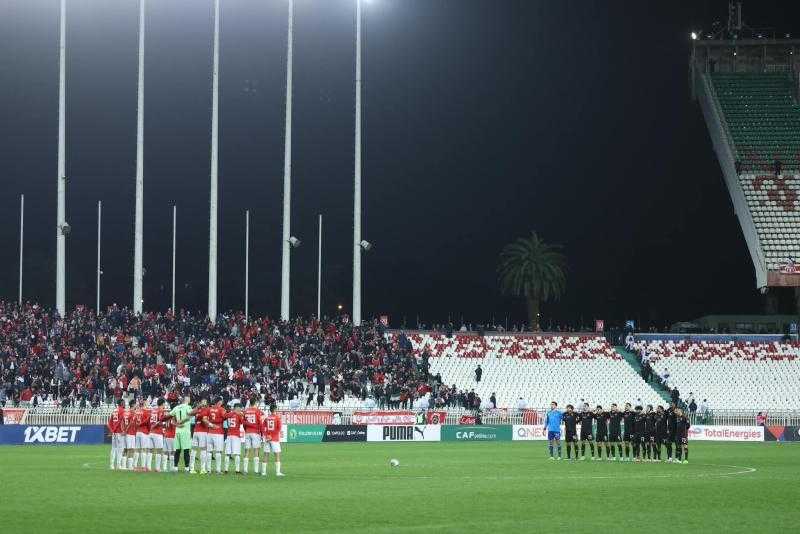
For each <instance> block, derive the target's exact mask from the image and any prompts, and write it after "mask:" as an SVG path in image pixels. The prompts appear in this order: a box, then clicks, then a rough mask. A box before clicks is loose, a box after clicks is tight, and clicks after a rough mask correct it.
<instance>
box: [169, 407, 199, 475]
mask: <svg viewBox="0 0 800 534" xmlns="http://www.w3.org/2000/svg"><path fill="white" fill-rule="evenodd" d="M190 401H191V399H190V398H189V396H188V395H187V396H185V397H184V398H183V403H182V404H179V405H177V406H175V407H174V408H173V409H172V411H171V412H169V415H170V417H173V418H175V442H174V443H175V470H176V471H177V470H178V463H179V461H180V458H181V450H183V465H184V467H185V468H186V471H189V450H190V449H191V448H192V431H191V427H190V420H191V418H192V416H193V415H194V410H192V407H191V406H190V405H189V402H190Z"/></svg>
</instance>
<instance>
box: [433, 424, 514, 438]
mask: <svg viewBox="0 0 800 534" xmlns="http://www.w3.org/2000/svg"><path fill="white" fill-rule="evenodd" d="M511 434H512V428H511V425H497V426H491V425H474V426H470V425H443V426H442V441H511Z"/></svg>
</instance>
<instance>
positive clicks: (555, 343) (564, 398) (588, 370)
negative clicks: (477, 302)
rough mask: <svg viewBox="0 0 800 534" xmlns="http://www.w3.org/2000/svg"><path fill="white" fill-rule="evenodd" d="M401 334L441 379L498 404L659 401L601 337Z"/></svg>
mask: <svg viewBox="0 0 800 534" xmlns="http://www.w3.org/2000/svg"><path fill="white" fill-rule="evenodd" d="M395 335H396V334H395ZM407 338H408V340H409V341H410V343H411V345H412V347H413V353H414V355H416V356H421V355H422V354H425V353H427V354H429V355H430V372H431V374H434V375H435V374H437V373H439V374H441V376H442V381H443V382H444V383H445V384H454V383H457V384H459V385H460V386H461V387H468V388H471V389H472V388H474V390H475V393H476V394H477V395H478V396H479V397H481V398H482V399H484V401H485V400H486V399H488V398H489V397H490V395H491V394H492V393H494V394H495V396H496V398H497V405H498V406H516V403H517V400H518V399H519V398H520V397H522V398H523V399H524V400H525V401H526V402H527V404H528V405H529V406H532V407H543V406H548V405H549V403H550V401H552V400H555V401H557V402H559V404H561V405H565V404H567V403H573V404H576V403H577V402H578V401H579V400H580V399H581V398H583V399H586V401H587V402H589V403H590V404H591V405H592V406H593V407H594V406H595V405H597V404H602V405H603V406H608V405H609V404H610V403H612V402H616V403H624V402H627V401H630V402H636V401H637V399H641V401H642V402H643V403H645V404H653V405H656V404H663V403H664V401H663V399H662V398H661V397H660V396H659V395H658V393H656V392H655V391H654V390H653V389H652V388H651V387H650V386H649V385H648V384H646V383H645V382H644V380H642V378H641V377H640V376H639V375H638V374H636V372H635V371H634V369H633V368H632V367H631V366H630V365H629V364H628V363H627V362H625V360H624V359H623V358H622V357H621V356H620V355H619V354H618V353H617V352H616V351H615V350H614V349H613V348H612V347H611V346H610V345H609V344H608V343H607V342H606V340H605V339H604V338H602V337H583V336H577V335H572V336H561V335H552V336H551V335H486V336H478V335H475V334H453V335H452V336H450V337H448V336H446V335H444V334H437V333H418V332H415V333H409V334H408V335H407ZM478 364H480V366H481V369H482V370H483V374H482V377H481V381H480V382H476V381H475V369H476V367H477V365H478Z"/></svg>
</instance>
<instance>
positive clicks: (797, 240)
mask: <svg viewBox="0 0 800 534" xmlns="http://www.w3.org/2000/svg"><path fill="white" fill-rule="evenodd" d="M739 8H741V6H740V5H739ZM737 14H738V24H736V23H731V21H729V23H728V30H720V31H718V32H717V33H716V34H713V35H706V36H705V37H706V38H703V35H702V32H701V33H696V32H693V33H692V51H691V58H690V62H689V81H690V87H691V94H692V98H693V99H694V100H696V101H698V102H699V104H700V107H701V109H702V111H703V116H704V118H705V122H706V125H707V127H708V131H709V134H710V136H711V140H712V143H713V146H714V151H715V153H716V155H717V159H718V160H719V163H720V166H721V168H722V173H723V177H724V180H725V184H726V186H727V189H728V192H729V194H730V196H731V201H732V202H733V207H734V210H735V212H736V216H737V218H738V220H739V223H740V225H741V227H742V232H743V234H744V238H745V242H746V243H747V248H748V250H749V252H750V256H751V259H752V261H753V266H754V269H755V275H756V287H758V288H759V289H762V290H766V288H768V287H795V288H797V287H800V39H792V38H790V36H788V34H785V36H786V37H785V38H779V37H777V36H776V35H775V34H774V33H773V34H772V35H767V36H766V37H765V34H764V33H757V31H756V30H750V29H749V28H746V27H745V26H744V25H743V24H742V23H741V15H740V12H738V13H737ZM734 18H736V17H734ZM745 35H746V36H747V37H746V38H740V37H743V36H745Z"/></svg>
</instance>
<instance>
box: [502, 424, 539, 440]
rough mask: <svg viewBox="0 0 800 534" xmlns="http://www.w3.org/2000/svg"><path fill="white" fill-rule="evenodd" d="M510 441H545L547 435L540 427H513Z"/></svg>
mask: <svg viewBox="0 0 800 534" xmlns="http://www.w3.org/2000/svg"><path fill="white" fill-rule="evenodd" d="M511 439H512V440H513V441H542V440H544V441H546V440H547V433H546V431H545V429H544V427H543V426H541V425H514V427H513V430H512V434H511Z"/></svg>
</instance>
